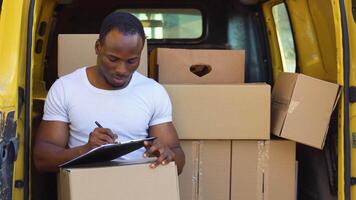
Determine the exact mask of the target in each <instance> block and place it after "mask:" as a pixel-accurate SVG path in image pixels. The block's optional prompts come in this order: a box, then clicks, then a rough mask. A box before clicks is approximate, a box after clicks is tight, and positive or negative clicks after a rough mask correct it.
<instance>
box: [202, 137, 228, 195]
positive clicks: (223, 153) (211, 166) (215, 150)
mask: <svg viewBox="0 0 356 200" xmlns="http://www.w3.org/2000/svg"><path fill="white" fill-rule="evenodd" d="M199 148H200V157H199V200H216V199H219V200H229V198H230V170H229V169H230V167H231V164H230V162H231V141H207V140H204V141H200V147H199Z"/></svg>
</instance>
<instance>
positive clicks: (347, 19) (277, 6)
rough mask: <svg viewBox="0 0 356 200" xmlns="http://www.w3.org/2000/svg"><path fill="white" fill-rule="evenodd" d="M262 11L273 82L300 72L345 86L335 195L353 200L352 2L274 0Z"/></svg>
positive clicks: (355, 78) (355, 61) (355, 46)
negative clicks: (277, 78)
mask: <svg viewBox="0 0 356 200" xmlns="http://www.w3.org/2000/svg"><path fill="white" fill-rule="evenodd" d="M284 10H286V11H284ZM263 11H264V14H265V20H266V27H267V31H268V37H269V38H268V39H269V43H270V47H271V57H272V66H273V78H274V80H275V79H276V77H277V76H278V73H279V72H281V71H288V72H300V73H303V74H306V75H309V76H313V77H316V78H319V79H323V80H327V81H330V82H335V83H338V84H340V85H342V86H344V91H343V93H342V98H341V100H340V103H339V109H338V117H336V118H338V119H337V121H338V134H337V135H338V136H337V142H338V143H337V157H338V166H337V170H338V173H337V176H338V181H337V191H338V199H340V200H343V199H356V186H355V184H356V180H355V177H356V118H355V116H356V104H355V102H356V71H355V70H356V56H355V55H356V28H355V20H356V16H355V15H356V14H355V13H356V1H355V0H352V1H344V0H339V1H333V0H328V1H325V0H314V1H307V0H298V1H294V0H285V1H282V0H272V1H268V2H267V3H265V4H264V5H263ZM283 15H285V16H284V17H283ZM288 18H289V19H288ZM282 19H283V20H284V21H283V20H282ZM285 19H287V20H285ZM279 29H280V30H281V31H279ZM289 29H291V30H292V31H291V33H289V32H290V31H289ZM286 34H287V35H286ZM288 34H291V35H288ZM286 38H287V39H286ZM329 134H330V133H329ZM329 176H330V174H329ZM352 177H354V178H352ZM330 180H332V177H330V178H329V181H330ZM330 182H332V181H330ZM331 184H332V183H331ZM335 188H336V186H335ZM335 191H336V189H335Z"/></svg>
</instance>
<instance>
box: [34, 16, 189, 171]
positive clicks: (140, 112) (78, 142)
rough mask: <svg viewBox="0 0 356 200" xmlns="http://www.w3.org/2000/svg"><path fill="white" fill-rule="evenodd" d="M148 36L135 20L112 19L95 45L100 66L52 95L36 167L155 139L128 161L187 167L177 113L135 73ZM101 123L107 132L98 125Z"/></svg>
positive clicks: (69, 79)
mask: <svg viewBox="0 0 356 200" xmlns="http://www.w3.org/2000/svg"><path fill="white" fill-rule="evenodd" d="M144 38H145V34H144V31H143V27H142V24H141V23H140V21H139V20H138V19H137V18H136V17H134V16H133V15H131V14H128V13H123V12H115V13H112V14H110V15H108V16H107V17H106V18H105V19H104V21H103V23H102V25H101V28H100V36H99V39H98V40H97V41H96V43H95V51H96V54H97V65H96V66H92V67H84V68H81V69H78V70H76V71H75V72H73V73H71V74H69V75H66V76H63V77H61V78H60V79H58V80H57V81H56V82H55V83H54V84H53V85H52V87H51V89H50V90H49V92H48V96H47V99H46V103H45V107H44V115H43V120H42V122H41V125H40V127H39V130H38V136H37V138H36V142H35V147H34V162H35V165H36V167H37V168H38V169H39V170H41V171H58V165H60V164H62V163H64V162H66V161H69V160H71V159H73V158H75V157H77V156H79V155H82V154H84V153H86V152H88V151H90V150H91V149H93V148H95V147H98V146H100V145H103V144H109V143H115V139H117V137H118V140H119V141H127V140H131V139H138V138H145V137H147V136H148V135H149V136H153V137H156V138H157V139H155V140H154V141H153V142H147V141H146V142H145V147H146V150H145V149H144V148H141V149H139V150H137V151H135V152H132V153H130V154H127V155H126V156H124V158H126V159H135V158H142V156H145V157H151V156H157V157H158V158H157V160H156V162H154V163H152V164H151V165H150V167H152V168H155V167H157V166H158V165H160V164H162V165H165V164H167V163H169V162H171V161H175V162H176V164H177V168H178V173H181V171H182V168H183V166H184V163H185V155H184V152H183V151H182V149H181V147H180V144H179V140H178V136H177V133H176V130H175V128H174V126H173V124H172V108H171V102H170V100H169V97H168V95H167V93H166V91H165V90H164V88H163V87H162V86H161V85H159V84H158V83H157V82H155V81H153V80H152V79H149V78H147V77H145V76H143V75H141V74H139V73H138V72H136V69H137V68H138V65H139V63H140V56H141V51H142V49H143V46H144V41H145V40H144ZM95 121H98V122H99V123H100V124H101V125H102V126H103V127H104V128H99V127H97V125H96V124H95Z"/></svg>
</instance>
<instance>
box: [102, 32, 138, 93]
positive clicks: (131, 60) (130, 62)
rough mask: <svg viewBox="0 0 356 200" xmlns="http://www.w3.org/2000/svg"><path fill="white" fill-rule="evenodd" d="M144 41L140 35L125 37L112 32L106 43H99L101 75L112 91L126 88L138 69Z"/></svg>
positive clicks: (106, 38) (105, 40)
mask: <svg viewBox="0 0 356 200" xmlns="http://www.w3.org/2000/svg"><path fill="white" fill-rule="evenodd" d="M142 48H143V41H142V38H141V37H140V35H139V34H135V35H124V34H122V33H121V32H119V31H117V30H112V31H110V32H109V33H108V34H107V35H106V36H105V39H104V41H102V42H99V41H97V42H96V44H95V51H96V54H97V55H98V57H97V63H98V67H99V73H100V75H101V76H102V77H103V78H104V79H105V81H106V83H107V84H108V86H109V87H111V88H112V89H120V88H124V87H126V85H127V84H128V83H129V82H130V79H131V76H132V74H133V73H134V72H135V71H136V69H137V68H138V65H139V63H140V58H141V51H142Z"/></svg>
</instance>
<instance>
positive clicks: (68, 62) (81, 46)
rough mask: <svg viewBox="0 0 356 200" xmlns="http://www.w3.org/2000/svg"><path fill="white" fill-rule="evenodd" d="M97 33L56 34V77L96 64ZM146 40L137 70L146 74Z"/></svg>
mask: <svg viewBox="0 0 356 200" xmlns="http://www.w3.org/2000/svg"><path fill="white" fill-rule="evenodd" d="M98 38H99V34H59V35H58V77H61V76H63V75H66V74H69V73H71V72H73V71H75V70H76V69H78V68H80V67H83V66H93V65H95V64H96V54H95V42H96V40H97V39H98ZM147 65H148V64H147V41H146V42H145V46H144V48H143V50H142V53H141V61H140V65H139V67H138V69H137V71H138V72H140V73H141V74H143V75H145V76H147V70H148V66H147Z"/></svg>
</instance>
